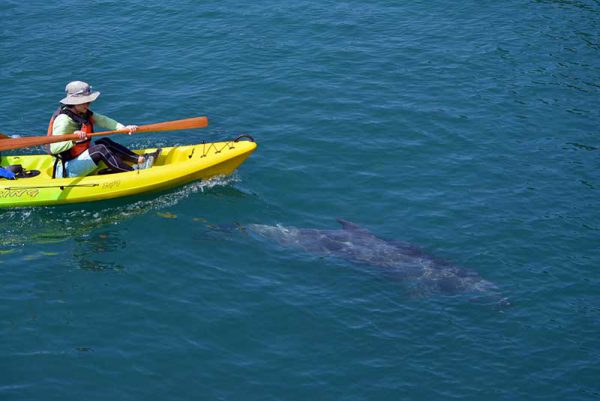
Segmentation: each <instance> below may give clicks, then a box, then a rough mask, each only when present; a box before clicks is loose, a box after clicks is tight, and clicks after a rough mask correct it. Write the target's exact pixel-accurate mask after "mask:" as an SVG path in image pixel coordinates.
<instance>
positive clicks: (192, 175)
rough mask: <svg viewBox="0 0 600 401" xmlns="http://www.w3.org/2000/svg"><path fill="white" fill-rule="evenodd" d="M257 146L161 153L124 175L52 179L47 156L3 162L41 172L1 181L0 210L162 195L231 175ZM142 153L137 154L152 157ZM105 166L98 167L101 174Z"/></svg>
mask: <svg viewBox="0 0 600 401" xmlns="http://www.w3.org/2000/svg"><path fill="white" fill-rule="evenodd" d="M256 147H257V145H256V143H254V142H253V141H229V142H211V143H204V144H199V145H190V146H178V147H170V148H163V149H162V152H161V154H160V156H159V157H158V159H157V160H156V161H155V163H154V165H153V166H152V168H149V169H145V170H135V171H130V172H125V173H116V174H105V175H96V174H95V173H92V175H88V176H85V177H75V178H55V179H52V169H53V165H54V158H53V157H52V156H49V155H34V156H9V157H2V159H1V163H2V165H3V166H4V165H12V164H20V165H22V166H23V168H25V169H26V170H39V171H40V174H39V175H38V176H35V177H31V178H21V179H17V180H6V179H1V180H0V208H13V207H31V206H47V205H63V204H71V203H81V202H94V201H101V200H106V199H114V198H121V197H126V196H132V195H140V194H144V193H150V192H156V191H163V190H167V189H171V188H175V187H178V186H181V185H184V184H188V183H190V182H193V181H198V180H207V179H209V178H212V177H215V176H226V175H229V174H231V173H233V172H234V171H235V170H236V169H237V168H238V167H239V166H240V165H241V164H242V163H243V162H244V161H245V160H246V159H247V158H248V157H249V156H250V155H251V154H252V153H253V152H254V151H255V150H256ZM154 150H155V149H144V150H139V151H136V153H139V154H141V153H148V152H152V151H154ZM102 167H104V166H102V165H101V166H99V168H98V170H101V169H102Z"/></svg>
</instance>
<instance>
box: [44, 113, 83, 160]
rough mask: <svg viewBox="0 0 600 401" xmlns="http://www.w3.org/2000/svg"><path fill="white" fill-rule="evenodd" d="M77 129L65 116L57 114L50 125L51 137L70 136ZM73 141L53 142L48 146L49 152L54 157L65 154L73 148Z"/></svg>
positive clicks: (73, 122)
mask: <svg viewBox="0 0 600 401" xmlns="http://www.w3.org/2000/svg"><path fill="white" fill-rule="evenodd" d="M76 129H77V124H76V123H75V121H73V120H72V119H71V118H70V117H69V116H67V115H66V114H59V115H58V116H56V118H55V119H54V124H53V125H52V135H65V134H72V133H73V132H75V130H76ZM74 145H75V144H74V142H73V141H64V142H55V143H52V144H50V152H51V153H52V154H54V155H57V154H59V153H62V152H65V151H67V150H69V149H71V148H72V147H73V146H74Z"/></svg>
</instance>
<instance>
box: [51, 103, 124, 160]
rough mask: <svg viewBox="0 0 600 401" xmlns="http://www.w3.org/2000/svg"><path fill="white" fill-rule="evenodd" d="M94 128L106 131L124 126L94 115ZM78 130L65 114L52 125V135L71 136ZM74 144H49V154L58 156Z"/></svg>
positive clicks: (71, 142) (66, 142)
mask: <svg viewBox="0 0 600 401" xmlns="http://www.w3.org/2000/svg"><path fill="white" fill-rule="evenodd" d="M93 118H94V127H96V126H98V125H99V126H101V127H103V128H106V129H107V130H111V131H112V130H116V129H123V128H125V126H124V125H123V124H121V123H119V122H117V121H115V120H113V119H112V118H108V117H106V116H103V115H102V114H98V113H94V117H93ZM77 129H79V126H78V124H77V123H76V122H75V121H73V119H72V118H71V117H69V116H68V115H66V114H59V115H58V116H57V117H56V118H55V119H54V123H53V124H52V135H65V134H72V133H73V132H75V131H76V130H77ZM74 145H75V143H74V142H73V141H65V142H56V143H52V144H50V152H52V154H55V155H56V154H58V153H61V152H64V151H66V150H69V149H71V148H72V147H73V146H74Z"/></svg>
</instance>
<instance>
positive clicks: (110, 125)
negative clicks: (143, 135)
mask: <svg viewBox="0 0 600 401" xmlns="http://www.w3.org/2000/svg"><path fill="white" fill-rule="evenodd" d="M96 125H99V126H101V127H103V128H106V129H107V130H109V131H112V130H116V129H128V130H129V131H131V132H135V131H136V130H137V125H123V124H121V123H120V122H118V121H115V120H113V119H112V118H109V117H106V116H105V115H102V114H98V113H94V126H96Z"/></svg>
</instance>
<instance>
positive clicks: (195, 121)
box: [0, 117, 208, 152]
mask: <svg viewBox="0 0 600 401" xmlns="http://www.w3.org/2000/svg"><path fill="white" fill-rule="evenodd" d="M207 125H208V119H207V118H206V117H194V118H186V119H184V120H174V121H165V122H163V123H156V124H148V125H140V126H139V127H138V129H137V132H136V133H142V132H159V131H175V130H182V129H192V128H204V127H206V126H207ZM128 133H129V131H128V130H126V129H119V130H114V131H103V132H94V133H93V134H88V137H93V136H106V135H114V134H128ZM77 139H79V137H78V136H77V135H75V134H70V135H54V136H47V135H44V136H30V137H25V138H6V139H0V152H1V151H3V150H10V149H22V148H29V147H32V146H40V145H47V144H50V143H55V142H64V141H75V140H77Z"/></svg>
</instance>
